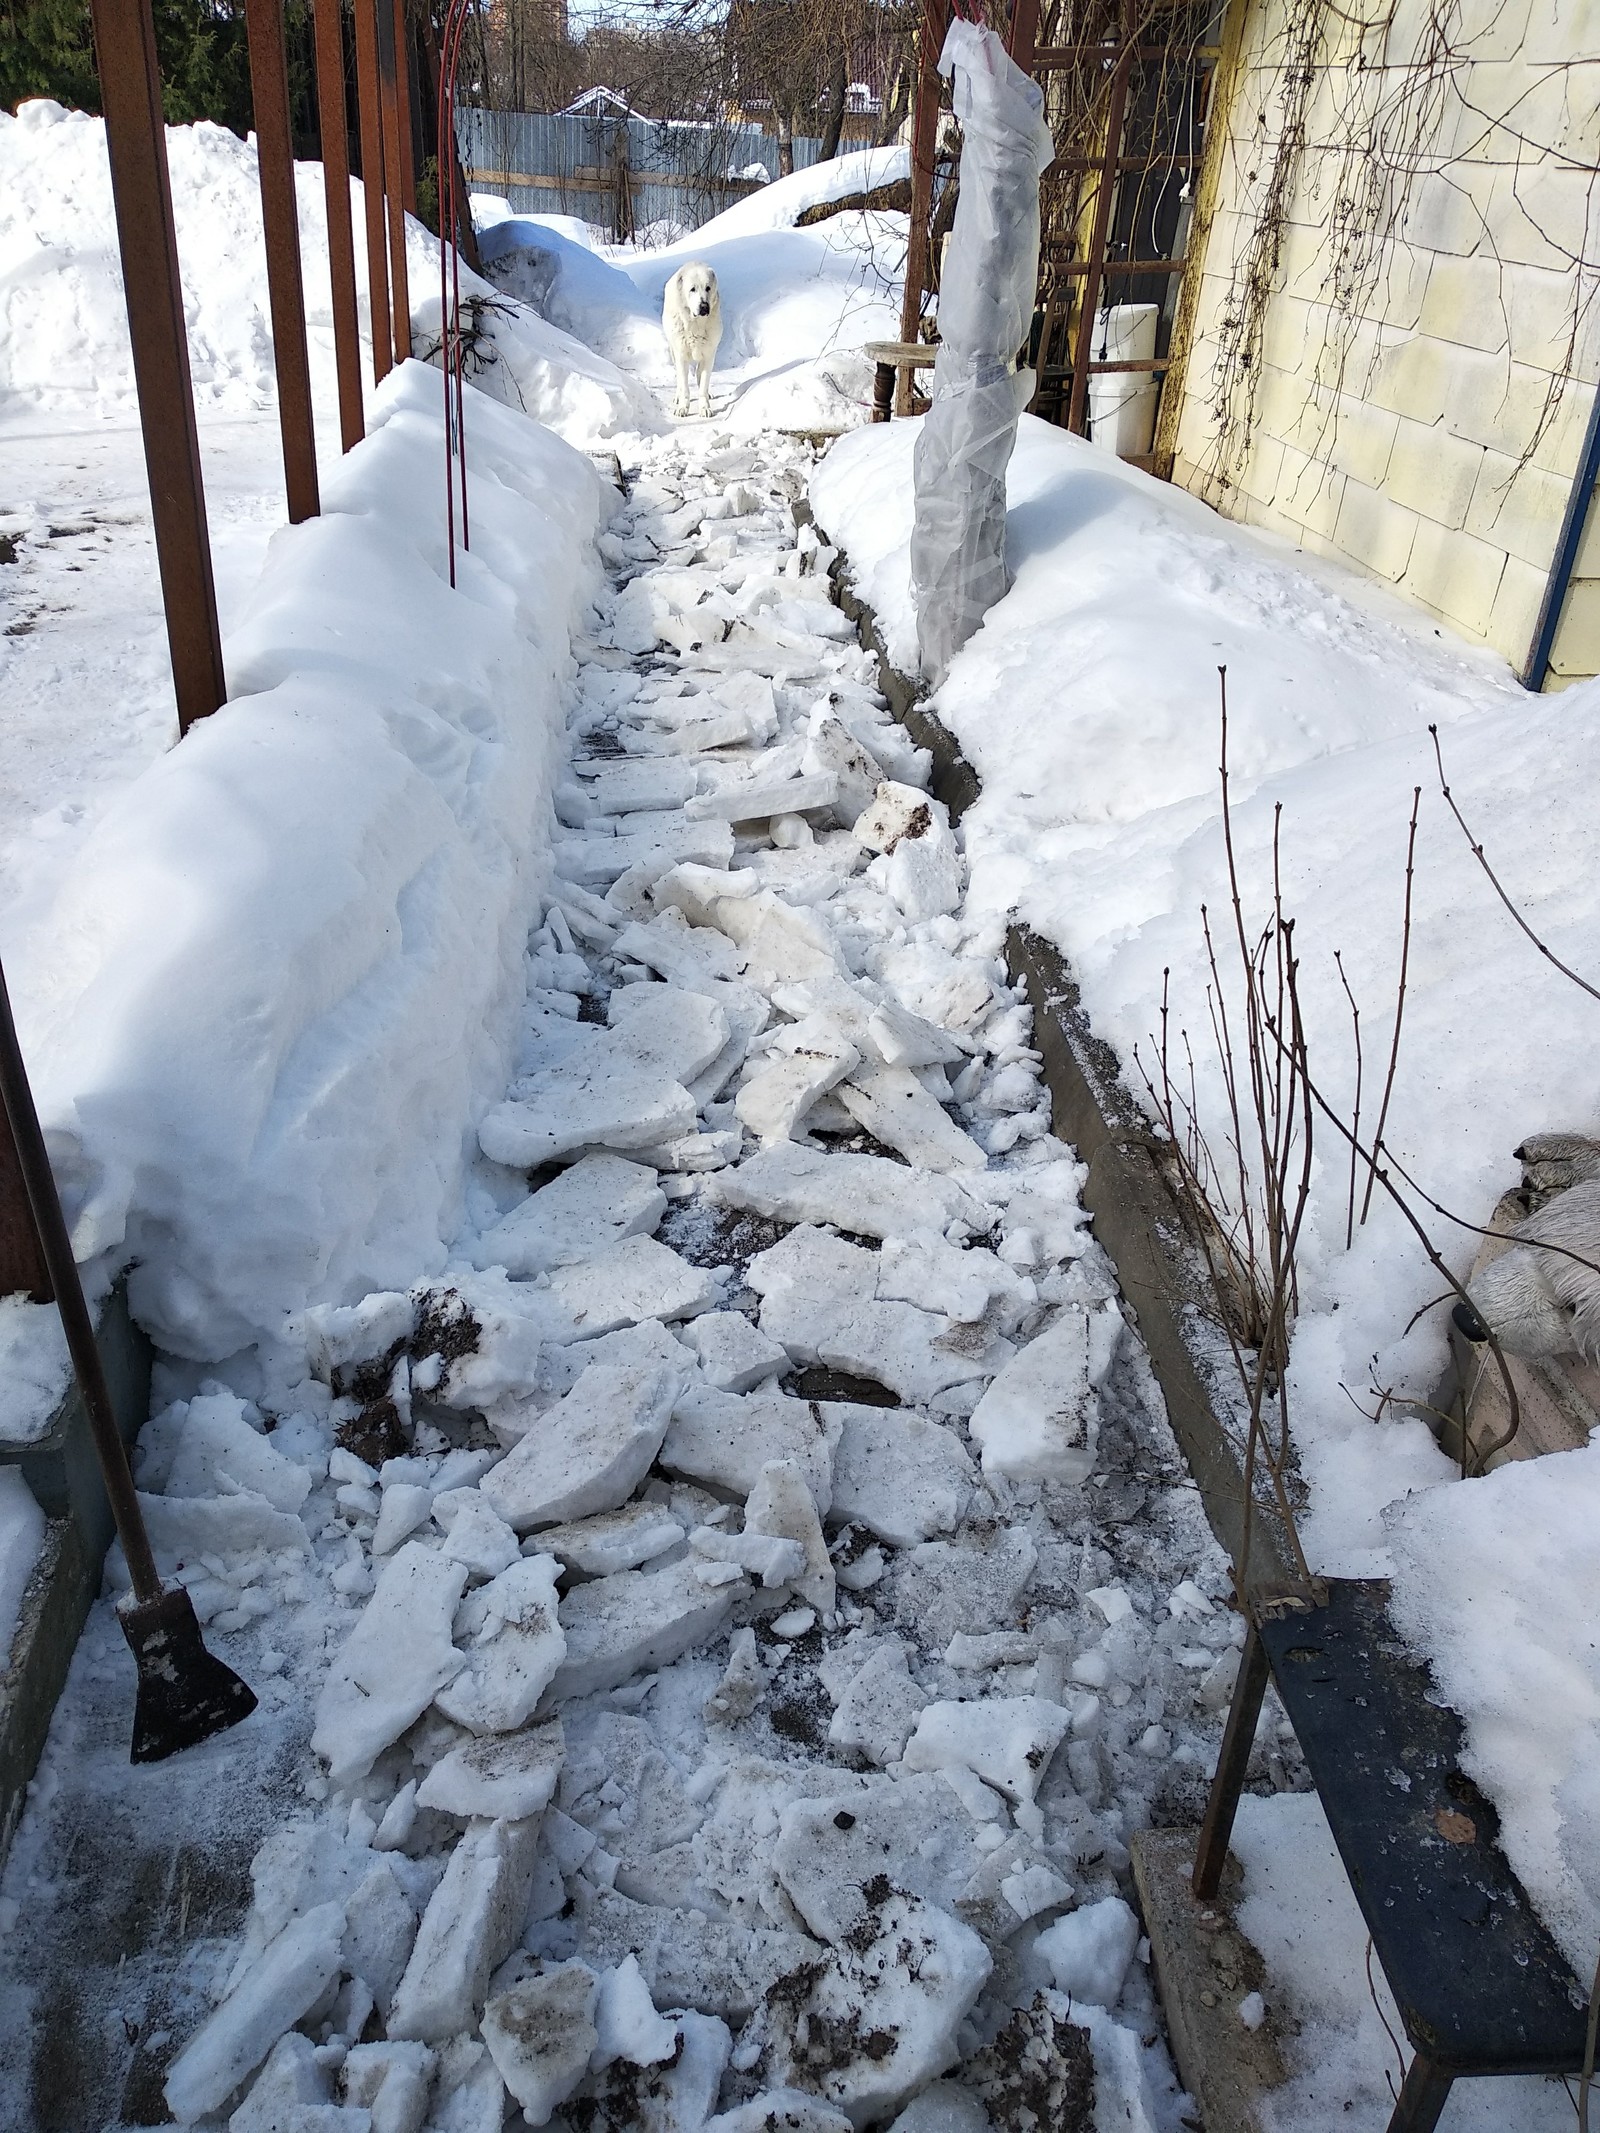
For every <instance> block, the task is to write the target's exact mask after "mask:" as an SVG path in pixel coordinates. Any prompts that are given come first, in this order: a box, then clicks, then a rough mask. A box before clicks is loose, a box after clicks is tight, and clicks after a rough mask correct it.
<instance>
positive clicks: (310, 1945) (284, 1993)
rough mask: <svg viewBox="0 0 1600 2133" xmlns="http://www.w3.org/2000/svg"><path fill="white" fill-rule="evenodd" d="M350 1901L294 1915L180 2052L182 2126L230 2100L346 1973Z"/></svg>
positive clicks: (176, 2080)
mask: <svg viewBox="0 0 1600 2133" xmlns="http://www.w3.org/2000/svg"><path fill="white" fill-rule="evenodd" d="M343 1945H344V1905H343V1904H341V1903H322V1904H317V1905H316V1906H315V1907H314V1908H313V1909H312V1910H309V1911H304V1912H302V1913H301V1914H300V1916H299V1917H298V1918H292V1919H291V1920H290V1921H289V1923H288V1924H287V1925H286V1926H285V1927H284V1928H283V1931H282V1932H281V1933H279V1934H277V1935H276V1936H275V1937H274V1938H273V1939H272V1940H271V1941H269V1942H268V1944H267V1946H266V1947H265V1948H263V1949H262V1951H261V1953H260V1954H259V1955H258V1956H257V1957H256V1959H255V1961H254V1962H253V1963H251V1964H250V1966H249V1968H248V1969H247V1970H246V1971H245V1973H244V1975H243V1976H242V1977H241V1978H240V1979H239V1981H238V1982H237V1984H235V1986H234V1987H233V1990H232V1991H231V1992H230V1993H228V1995H227V1997H226V1998H225V1999H224V2000H223V2002H222V2004H221V2006H219V2007H218V2008H217V2009H216V2010H215V2011H214V2012H213V2013H212V2014H211V2015H210V2016H208V2017H207V2019H206V2020H205V2021H204V2022H203V2023H202V2024H201V2026H200V2028H199V2029H198V2030H197V2031H196V2033H195V2035H194V2036H193V2037H191V2038H190V2040H189V2042H188V2043H187V2044H186V2045H185V2046H184V2048H183V2050H182V2051H181V2052H180V2053H179V2054H178V2057H177V2058H176V2060H174V2062H173V2065H172V2069H171V2071H170V2072H169V2073H168V2075H167V2080H166V2087H165V2089H164V2091H163V2093H164V2095H165V2096H166V2099H167V2108H168V2110H170V2111H171V2113H172V2115H173V2117H174V2118H175V2119H176V2120H177V2122H178V2124H179V2125H180V2126H187V2125H192V2124H193V2122H194V2121H195V2119H197V2118H201V2117H203V2116H204V2115H205V2114H206V2113H207V2112H208V2111H215V2110H217V2109H219V2108H220V2107H221V2105H222V2104H224V2103H225V2102H226V2101H227V2099H228V2098H229V2097H230V2096H231V2095H232V2094H233V2092H234V2090H235V2089H236V2088H238V2086H239V2084H240V2083H241V2082H242V2081H243V2080H244V2079H245V2077H246V2076H247V2075H249V2074H251V2073H253V2072H254V2070H255V2069H256V2067H258V2066H259V2065H260V2064H261V2062H262V2060H263V2059H265V2057H266V2056H267V2054H268V2052H269V2051H271V2049H272V2047H273V2046H274V2045H275V2044H276V2043H277V2041H278V2039H279V2038H280V2037H281V2036H282V2035H283V2033H284V2031H285V2030H286V2029H292V2028H293V2026H294V2024H295V2023H296V2022H298V2021H299V2020H300V2018H301V2016H302V2015H303V2014H305V2013H306V2012H307V2010H308V2009H309V2008H311V2007H314V2006H315V2005H316V2003H317V2001H318V2000H319V1999H321V1997H322V1995H323V1993H324V1992H326V1990H327V1989H328V1987H329V1986H330V1985H331V1984H332V1983H333V1981H334V1979H335V1978H336V1977H337V1976H338V1975H339V1960H340V1953H341V1950H342V1948H343Z"/></svg>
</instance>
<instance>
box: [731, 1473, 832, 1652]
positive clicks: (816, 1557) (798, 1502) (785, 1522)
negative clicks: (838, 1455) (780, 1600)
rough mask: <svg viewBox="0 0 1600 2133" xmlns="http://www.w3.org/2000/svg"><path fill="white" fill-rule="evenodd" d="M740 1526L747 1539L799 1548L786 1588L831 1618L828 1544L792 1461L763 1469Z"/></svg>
mask: <svg viewBox="0 0 1600 2133" xmlns="http://www.w3.org/2000/svg"><path fill="white" fill-rule="evenodd" d="M744 1524H745V1532H746V1534H775V1535H777V1536H778V1537H779V1538H780V1539H782V1540H786V1541H790V1542H793V1543H795V1544H796V1545H797V1546H798V1547H799V1549H800V1552H801V1563H800V1565H799V1566H798V1567H797V1568H796V1569H795V1570H794V1571H792V1572H791V1574H790V1577H789V1579H788V1581H787V1582H789V1583H791V1584H792V1585H793V1586H794V1589H795V1591H796V1592H797V1593H798V1594H799V1596H800V1597H801V1599H803V1600H807V1601H809V1602H810V1604H811V1605H812V1606H813V1607H815V1608H817V1609H818V1610H819V1611H820V1612H821V1613H823V1614H832V1612H833V1606H834V1600H835V1598H836V1594H835V1590H834V1576H833V1564H832V1562H831V1561H830V1560H829V1556H828V1543H827V1542H826V1540H825V1539H824V1538H823V1534H822V1525H821V1522H820V1520H819V1519H818V1517H817V1506H816V1501H815V1499H814V1498H813V1496H812V1494H811V1490H810V1488H809V1486H808V1484H807V1482H806V1477H805V1475H804V1473H803V1472H802V1471H801V1468H800V1466H799V1465H798V1463H797V1462H796V1461H795V1460H793V1459H769V1460H766V1461H765V1462H764V1463H763V1465H762V1468H761V1471H760V1473H759V1474H758V1475H757V1477H756V1485H755V1487H754V1488H753V1489H752V1490H751V1491H750V1495H749V1498H748V1500H747V1501H746V1504H745V1507H744Z"/></svg>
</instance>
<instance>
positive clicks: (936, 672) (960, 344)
mask: <svg viewBox="0 0 1600 2133" xmlns="http://www.w3.org/2000/svg"><path fill="white" fill-rule="evenodd" d="M939 71H940V72H941V73H942V74H948V75H952V76H953V78H954V79H953V85H952V86H953V102H954V105H955V113H956V116H957V118H958V119H959V120H960V121H961V126H962V146H961V196H960V201H959V204H958V205H957V208H956V217H955V227H954V230H953V231H952V233H951V242H950V252H949V257H948V259H947V260H946V263H945V270H944V274H943V276H942V278H941V287H940V292H939V354H938V359H937V361H936V362H935V364H934V370H933V405H932V407H931V409H930V410H929V412H928V415H927V418H926V420H925V421H924V423H923V426H922V434H921V435H920V436H919V437H918V439H917V445H916V451H915V454H914V455H913V477H914V486H915V491H916V525H915V528H914V530H913V532H912V536H911V584H912V590H913V592H914V594H915V597H916V605H917V650H918V653H919V654H920V657H921V662H922V670H923V673H924V674H925V675H926V676H927V678H928V680H929V681H930V682H931V683H932V684H933V686H934V687H937V686H938V684H939V683H940V682H941V681H942V680H943V679H944V677H945V674H946V672H947V671H948V670H949V666H950V662H951V660H952V659H953V658H954V657H955V655H956V653H957V652H958V651H959V650H960V649H961V647H962V645H963V644H965V643H966V641H967V639H968V638H969V637H970V636H971V635H972V633H973V631H974V630H975V629H976V628H977V627H978V624H979V623H980V622H981V621H982V620H983V618H984V615H985V614H986V613H987V612H988V610H989V609H990V608H991V607H992V606H993V605H994V603H995V601H996V600H998V599H999V598H1000V597H1001V595H1002V594H1003V593H1004V592H1005V590H1006V586H1007V583H1008V579H1007V576H1006V558H1005V539H1006V467H1007V465H1008V463H1009V461H1010V458H1011V453H1012V448H1013V446H1014V445H1015V443H1016V437H1017V418H1018V416H1019V415H1020V414H1021V412H1022V410H1023V408H1024V407H1026V406H1027V404H1028V401H1029V400H1030V399H1031V398H1032V396H1033V382H1034V381H1033V373H1032V372H1031V371H1028V370H1022V369H1019V367H1018V364H1017V350H1018V349H1019V348H1020V347H1021V346H1022V345H1023V342H1024V341H1025V339H1026V337H1027V332H1028V324H1029V321H1030V319H1031V318H1032V315H1033V303H1034V292H1035V288H1036V286H1037V283H1038V276H1039V180H1040V178H1041V177H1042V175H1043V174H1044V172H1045V170H1046V169H1047V168H1048V167H1049V165H1050V163H1051V161H1052V160H1053V159H1054V156H1055V143H1054V142H1053V140H1052V139H1051V137H1050V129H1049V127H1048V126H1047V125H1046V124H1045V120H1044V92H1043V91H1042V90H1041V89H1040V87H1039V85H1038V83H1037V82H1035V81H1030V80H1029V78H1028V76H1027V75H1026V74H1024V73H1023V72H1022V70H1021V68H1020V67H1018V66H1016V65H1015V64H1014V63H1013V62H1012V60H1010V59H1009V58H1008V57H1007V56H1006V50H1005V47H1004V45H1003V44H1002V43H1001V41H1000V39H999V38H998V37H997V36H996V35H995V33H994V32H993V30H987V29H981V28H979V27H978V25H977V24H975V23H971V22H953V23H952V24H951V25H950V31H949V34H948V36H947V37H946V38H945V43H944V50H943V52H942V53H941V54H940V56H939Z"/></svg>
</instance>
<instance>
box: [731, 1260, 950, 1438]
mask: <svg viewBox="0 0 1600 2133" xmlns="http://www.w3.org/2000/svg"><path fill="white" fill-rule="evenodd" d="M745 1279H746V1280H747V1281H748V1283H749V1285H750V1287H751V1288H752V1289H754V1290H755V1291H756V1292H757V1293H758V1294H759V1295H760V1297H761V1299H762V1303H761V1330H762V1332H763V1333H770V1334H771V1336H772V1337H773V1339H774V1340H778V1341H782V1343H783V1345H784V1346H785V1348H787V1349H788V1351H789V1353H790V1354H791V1355H792V1356H794V1357H795V1358H796V1359H797V1360H798V1361H800V1362H803V1363H826V1364H828V1365H830V1366H831V1367H832V1368H834V1369H836V1370H848V1371H851V1372H853V1373H855V1374H856V1375H857V1376H860V1377H869V1378H874V1379H876V1380H877V1382H878V1383H879V1384H881V1385H887V1386H888V1388H889V1389H890V1391H891V1392H895V1393H898V1394H899V1396H900V1398H901V1399H903V1400H908V1401H913V1402H915V1401H924V1400H928V1399H931V1398H932V1396H933V1395H934V1394H935V1393H937V1392H940V1391H942V1390H943V1389H944V1387H946V1386H947V1385H958V1384H960V1383H962V1382H963V1381H964V1380H966V1379H969V1378H980V1377H986V1376H987V1375H988V1374H989V1372H988V1369H986V1367H985V1364H984V1360H983V1357H982V1355H981V1353H980V1354H979V1355H973V1354H971V1353H962V1352H958V1351H957V1350H955V1349H954V1348H952V1347H949V1346H943V1345H939V1343H940V1342H941V1340H942V1337H943V1335H944V1334H945V1332H946V1321H945V1320H944V1319H943V1318H942V1317H936V1316H935V1315H934V1314H933V1313H932V1312H931V1311H921V1310H918V1308H917V1307H916V1306H915V1305H914V1304H908V1303H883V1302H880V1301H878V1297H877V1283H878V1261H877V1255H876V1254H875V1253H873V1252H869V1251H865V1250H863V1248H862V1247H861V1246H860V1245H858V1244H847V1243H846V1242H845V1241H844V1239H843V1238H841V1237H830V1236H829V1235H827V1233H826V1232H825V1231H823V1230H820V1229H814V1228H812V1227H810V1226H809V1225H802V1226H801V1227H799V1228H796V1229H792V1230H791V1231H790V1232H789V1234H788V1235H787V1236H786V1237H784V1238H782V1239H781V1240H780V1241H779V1242H778V1243H777V1244H774V1245H772V1246H771V1247H770V1248H769V1249H768V1250H766V1251H764V1252H758V1253H757V1254H756V1256H755V1257H754V1258H753V1259H752V1260H751V1261H750V1264H749V1267H748V1268H747V1270H746V1274H745Z"/></svg>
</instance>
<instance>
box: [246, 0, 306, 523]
mask: <svg viewBox="0 0 1600 2133" xmlns="http://www.w3.org/2000/svg"><path fill="white" fill-rule="evenodd" d="M244 24H245V35H246V36H247V38H248V39H249V44H250V101H251V106H252V116H253V117H254V119H255V129H256V168H257V171H258V173H259V175H260V179H261V228H262V234H263V235H264V236H265V238H266V242H267V309H268V311H269V312H270V314H271V318H272V367H273V369H274V371H275V372H276V374H277V380H278V429H279V433H280V434H281V436H282V438H283V485H284V489H285V491H286V492H287V495H288V500H289V523H290V525H291V526H297V525H299V524H300V522H301V521H302V520H303V519H308V518H315V517H316V515H317V513H318V511H319V510H320V509H321V508H322V505H321V499H320V497H319V496H318V493H317V440H316V433H315V430H314V429H313V427H312V420H311V364H310V360H309V358H308V357H307V354H306V297H305V284H304V281H303V279H302V276H301V273H300V211H299V207H298V205H297V203H296V199H295V184H294V141H293V138H292V136H291V134H290V130H289V71H288V65H287V62H286V61H285V58H284V51H283V12H282V8H281V6H280V0H244Z"/></svg>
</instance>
